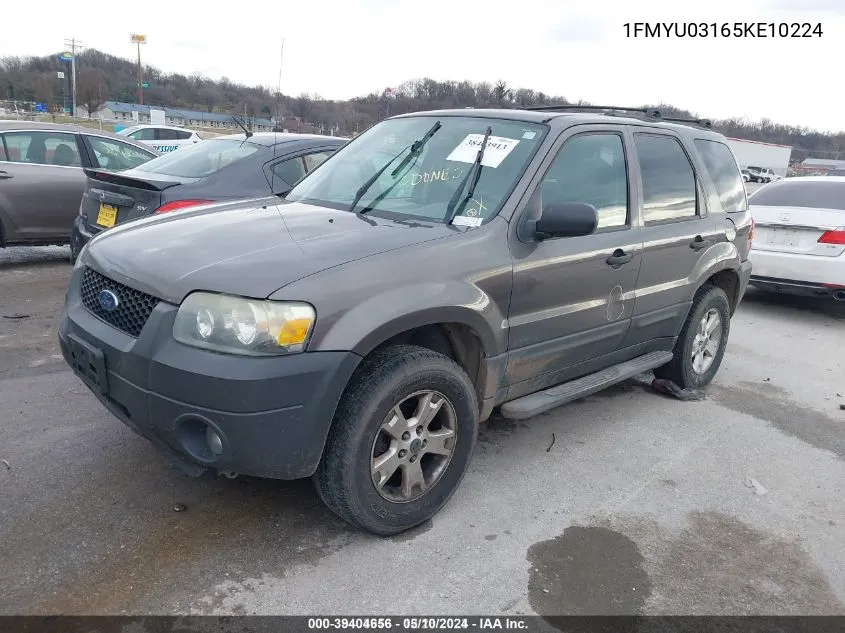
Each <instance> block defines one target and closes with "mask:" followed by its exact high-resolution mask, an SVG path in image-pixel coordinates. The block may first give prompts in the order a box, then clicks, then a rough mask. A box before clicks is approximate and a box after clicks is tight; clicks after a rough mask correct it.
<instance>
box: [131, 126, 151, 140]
mask: <svg viewBox="0 0 845 633" xmlns="http://www.w3.org/2000/svg"><path fill="white" fill-rule="evenodd" d="M155 137H156V131H155V130H154V129H153V128H151V127H145V128H141V129H140V130H137V131H136V132H132V134H130V135H129V138H131V139H135V140H136V141H154V140H155Z"/></svg>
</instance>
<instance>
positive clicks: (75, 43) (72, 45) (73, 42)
mask: <svg viewBox="0 0 845 633" xmlns="http://www.w3.org/2000/svg"><path fill="white" fill-rule="evenodd" d="M65 46H67V47H68V48H69V49H70V54H71V58H70V81H71V86H72V88H71V93H72V94H73V97H72V98H73V102H72V107H71V111H70V114H71V116H72V117H76V49H77V48H79V49H81V48H82V42H80V41H79V40H78V39H76V38H70V39H69V40H67V39H66V40H65ZM89 114H90V113H89Z"/></svg>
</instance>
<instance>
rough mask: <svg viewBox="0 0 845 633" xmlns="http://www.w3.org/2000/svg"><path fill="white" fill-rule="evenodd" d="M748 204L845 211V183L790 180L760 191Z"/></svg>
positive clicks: (753, 195)
mask: <svg viewBox="0 0 845 633" xmlns="http://www.w3.org/2000/svg"><path fill="white" fill-rule="evenodd" d="M748 203H749V204H751V205H755V206H764V207H805V208H811V209H838V210H845V182H837V181H832V182H824V181H818V180H802V179H800V178H794V179H793V178H790V179H789V180H779V181H777V182H776V183H772V184H771V185H767V186H765V187H763V188H762V189H758V190H757V191H755V192H754V193H753V194H751V195H750V196H749V197H748Z"/></svg>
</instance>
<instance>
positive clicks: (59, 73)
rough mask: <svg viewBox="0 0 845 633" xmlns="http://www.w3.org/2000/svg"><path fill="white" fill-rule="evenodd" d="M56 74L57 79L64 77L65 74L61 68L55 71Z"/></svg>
mask: <svg viewBox="0 0 845 633" xmlns="http://www.w3.org/2000/svg"><path fill="white" fill-rule="evenodd" d="M56 76H57V77H58V78H59V79H64V78H65V74H64V73H63V72H62V71H61V70H60V71H59V72H57V73H56Z"/></svg>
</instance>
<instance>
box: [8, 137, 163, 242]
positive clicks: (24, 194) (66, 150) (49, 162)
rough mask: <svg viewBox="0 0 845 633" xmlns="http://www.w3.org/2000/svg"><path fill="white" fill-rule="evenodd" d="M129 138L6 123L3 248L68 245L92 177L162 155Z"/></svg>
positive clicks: (130, 166) (136, 164)
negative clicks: (88, 171)
mask: <svg viewBox="0 0 845 633" xmlns="http://www.w3.org/2000/svg"><path fill="white" fill-rule="evenodd" d="M158 155H159V154H158V152H156V151H154V150H153V149H152V148H149V147H146V146H144V145H142V144H140V143H138V142H135V141H132V140H131V139H128V138H126V137H124V136H118V135H117V134H113V133H111V132H105V131H102V130H97V129H93V128H86V127H81V126H77V125H61V124H54V123H34V122H31V121H0V247H3V246H13V245H31V246H36V245H45V244H67V243H68V242H69V241H70V236H71V230H72V229H73V221H74V218H75V217H76V215H77V214H78V213H79V205H80V202H81V200H82V194H83V193H84V192H85V187H86V185H87V178H86V177H85V174H84V173H83V171H82V169H83V168H84V167H94V168H98V169H107V170H109V171H122V170H124V169H132V168H134V167H137V166H138V165H141V164H143V163H145V162H147V161H148V160H150V159H152V158H155V157H156V156H158Z"/></svg>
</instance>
